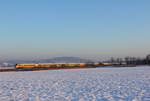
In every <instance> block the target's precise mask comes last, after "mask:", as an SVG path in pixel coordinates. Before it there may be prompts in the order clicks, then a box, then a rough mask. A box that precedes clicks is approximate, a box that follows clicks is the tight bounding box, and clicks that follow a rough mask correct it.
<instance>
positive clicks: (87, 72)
mask: <svg viewBox="0 0 150 101" xmlns="http://www.w3.org/2000/svg"><path fill="white" fill-rule="evenodd" d="M0 101H150V67H148V66H141V67H123V68H91V69H68V70H48V71H32V72H0Z"/></svg>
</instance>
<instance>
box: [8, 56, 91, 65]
mask: <svg viewBox="0 0 150 101" xmlns="http://www.w3.org/2000/svg"><path fill="white" fill-rule="evenodd" d="M7 62H8V63H13V64H16V63H56V62H66V63H71V62H76V63H81V62H93V61H92V60H89V59H83V58H79V57H56V58H52V59H38V60H10V61H7Z"/></svg>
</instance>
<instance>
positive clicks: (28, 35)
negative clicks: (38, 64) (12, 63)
mask: <svg viewBox="0 0 150 101" xmlns="http://www.w3.org/2000/svg"><path fill="white" fill-rule="evenodd" d="M148 53H150V0H1V1H0V58H1V59H8V58H10V59H14V58H17V59H30V58H50V57H57V56H76V57H86V58H96V59H98V58H106V57H111V56H115V57H120V56H127V55H128V56H130V55H131V56H142V57H143V56H145V55H146V54H148Z"/></svg>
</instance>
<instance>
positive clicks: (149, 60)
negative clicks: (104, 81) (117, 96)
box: [108, 54, 150, 65]
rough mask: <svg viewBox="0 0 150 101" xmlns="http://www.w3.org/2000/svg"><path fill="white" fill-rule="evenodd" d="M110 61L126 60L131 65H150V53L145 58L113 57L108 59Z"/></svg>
mask: <svg viewBox="0 0 150 101" xmlns="http://www.w3.org/2000/svg"><path fill="white" fill-rule="evenodd" d="M108 62H110V63H114V62H117V63H122V62H126V63H127V64H129V65H150V54H149V55H147V56H146V57H145V58H137V57H129V56H128V57H125V58H113V57H112V58H111V59H110V60H108Z"/></svg>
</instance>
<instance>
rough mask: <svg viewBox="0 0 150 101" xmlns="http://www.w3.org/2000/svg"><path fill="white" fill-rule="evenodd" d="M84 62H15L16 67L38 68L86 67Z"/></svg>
mask: <svg viewBox="0 0 150 101" xmlns="http://www.w3.org/2000/svg"><path fill="white" fill-rule="evenodd" d="M86 66H87V65H86V63H31V64H16V69H38V68H64V67H70V68H71V67H86Z"/></svg>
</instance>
